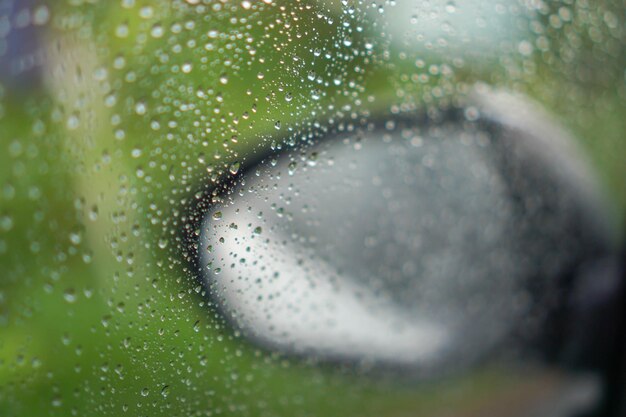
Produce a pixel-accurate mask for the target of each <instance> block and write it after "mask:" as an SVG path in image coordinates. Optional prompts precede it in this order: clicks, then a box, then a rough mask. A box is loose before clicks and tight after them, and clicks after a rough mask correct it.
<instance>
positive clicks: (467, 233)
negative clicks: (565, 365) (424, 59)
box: [199, 86, 614, 385]
mask: <svg viewBox="0 0 626 417" xmlns="http://www.w3.org/2000/svg"><path fill="white" fill-rule="evenodd" d="M502 109H506V111H502ZM610 218H611V216H610V213H609V212H608V210H607V208H606V206H605V204H604V201H603V198H602V196H601V195H600V193H599V191H598V188H597V186H596V185H595V180H594V178H593V175H592V174H591V173H590V171H589V170H588V168H587V166H586V163H585V162H584V161H583V159H582V158H581V157H580V155H579V154H578V153H577V150H576V148H575V146H574V144H573V143H572V140H571V138H570V137H569V136H568V135H567V133H566V132H563V131H562V130H560V129H559V128H558V127H557V126H556V125H555V124H554V122H552V121H551V120H550V119H549V117H547V116H546V115H544V114H543V112H542V111H541V110H540V109H538V108H537V107H536V106H535V105H533V104H532V103H529V102H528V101H526V100H525V99H523V98H521V97H516V96H512V95H509V94H507V93H501V92H494V91H489V90H488V89H486V88H485V87H480V86H479V87H478V88H477V89H476V91H475V93H474V95H473V96H472V97H471V98H469V99H468V104H467V106H466V107H465V108H464V110H463V111H459V112H457V113H456V114H455V115H453V116H450V117H448V118H445V119H444V120H443V121H440V122H437V123H430V122H428V121H425V120H420V119H418V118H415V119H411V118H404V119H402V118H400V119H397V120H396V119H389V120H387V121H385V122H384V123H382V126H370V127H369V128H363V129H354V130H352V131H349V132H343V133H341V132H339V133H337V134H336V136H334V137H332V138H331V139H329V140H325V141H322V142H320V143H316V144H314V145H303V146H301V147H297V148H296V149H295V150H293V151H288V152H284V153H282V154H279V155H275V156H271V157H269V158H268V159H266V160H265V161H264V162H262V163H260V164H259V165H257V166H253V167H251V168H250V169H248V170H247V171H246V172H245V173H244V174H243V175H242V176H241V178H240V181H239V182H238V183H237V184H236V185H235V186H234V187H233V188H232V189H230V190H229V192H227V193H226V194H225V195H223V196H222V197H221V198H218V199H217V200H216V201H215V202H214V204H213V206H212V208H211V210H210V211H209V213H208V214H207V215H206V218H205V220H204V223H203V227H202V235H201V245H200V254H199V256H200V260H201V265H203V266H204V268H203V271H202V273H203V277H204V280H205V282H206V284H207V286H208V287H209V288H210V289H211V292H212V294H213V296H214V298H215V299H216V300H218V304H219V305H220V306H221V308H222V310H223V311H224V312H225V316H226V317H227V318H228V319H230V320H231V321H233V322H234V324H235V325H236V327H238V328H239V329H240V330H241V331H242V332H243V334H244V335H246V336H248V337H249V338H251V339H253V340H256V341H258V342H260V343H261V344H264V345H266V346H268V347H271V348H272V349H279V350H282V351H285V352H293V353H296V354H307V355H310V356H313V357H316V358H318V359H321V360H341V361H346V360H347V361H357V362H361V363H362V362H366V363H374V364H377V363H378V364H383V365H388V366H400V367H403V368H405V369H412V370H413V372H414V373H415V374H417V375H418V376H421V377H437V376H441V375H444V374H447V373H449V372H459V371H462V370H464V369H466V368H467V367H468V366H471V364H473V363H475V362H476V361H477V360H479V359H481V358H485V357H487V356H489V357H491V358H494V357H498V356H499V354H498V352H500V351H502V350H503V349H504V350H507V351H508V352H509V353H510V352H513V355H517V354H525V355H528V356H531V357H536V358H539V357H542V359H546V358H548V359H551V360H557V359H559V355H560V354H561V352H563V351H564V350H567V349H568V348H567V347H566V346H565V345H566V344H567V343H568V335H567V332H568V330H567V328H568V326H567V325H566V322H565V321H564V320H566V318H567V314H568V313H567V311H568V310H567V309H568V305H569V302H570V300H568V297H567V296H566V294H568V291H569V290H570V288H571V287H572V286H573V285H574V283H575V282H576V279H577V278H576V277H577V274H578V273H579V272H578V271H579V270H580V269H581V268H583V266H584V265H586V264H587V263H588V262H591V261H592V260H594V259H596V258H597V257H598V256H601V255H602V254H608V253H611V251H612V248H613V245H614V242H613V238H612V236H611V232H610V231H611V230H612V228H611V220H610ZM530 351H533V352H534V353H529V352H530ZM520 352H522V353H520ZM533 355H535V356H533ZM592 385H593V384H592Z"/></svg>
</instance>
